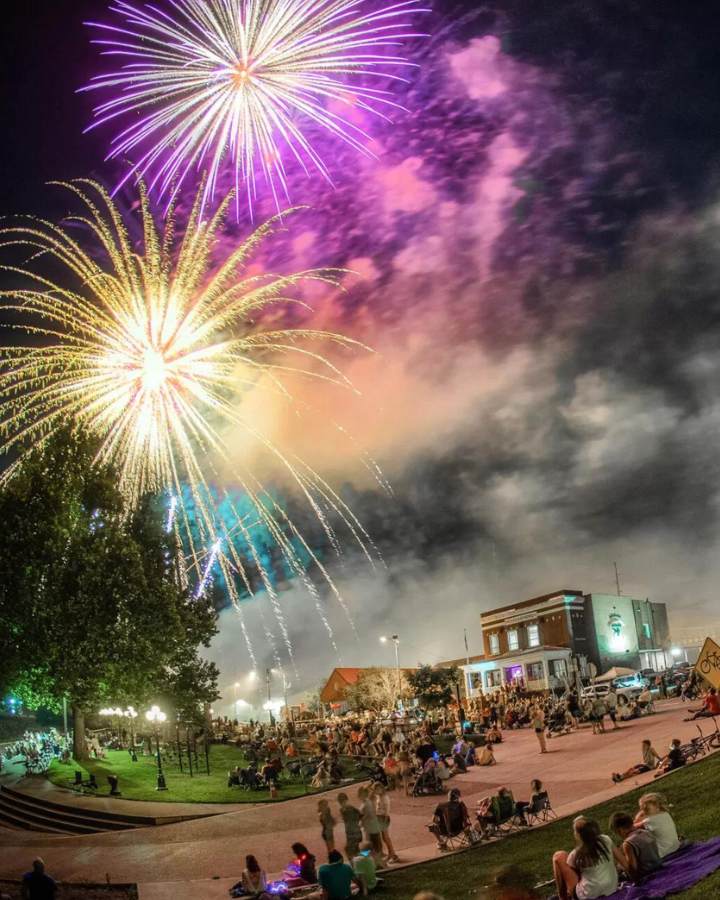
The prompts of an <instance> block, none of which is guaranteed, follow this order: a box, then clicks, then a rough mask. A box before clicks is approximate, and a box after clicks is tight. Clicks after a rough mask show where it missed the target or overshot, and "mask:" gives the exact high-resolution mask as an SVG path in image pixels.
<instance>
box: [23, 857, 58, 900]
mask: <svg viewBox="0 0 720 900" xmlns="http://www.w3.org/2000/svg"><path fill="white" fill-rule="evenodd" d="M20 891H21V893H22V897H23V900H54V898H55V895H56V894H57V884H55V880H54V879H53V878H51V877H50V876H49V875H46V874H45V863H44V862H43V861H42V860H41V859H40V857H39V856H36V857H35V859H34V860H33V861H32V871H31V872H26V873H25V874H24V875H23V877H22V882H21V884H20Z"/></svg>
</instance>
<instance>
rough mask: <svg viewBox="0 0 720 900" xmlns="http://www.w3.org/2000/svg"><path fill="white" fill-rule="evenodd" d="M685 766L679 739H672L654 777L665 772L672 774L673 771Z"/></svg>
mask: <svg viewBox="0 0 720 900" xmlns="http://www.w3.org/2000/svg"><path fill="white" fill-rule="evenodd" d="M684 765H685V757H684V756H683V752H682V742H681V741H680V739H679V738H673V739H672V740H671V741H670V752H669V753H668V755H667V756H666V757H665V759H663V760H662V762H661V763H660V767H659V769H658V770H657V772H656V773H655V777H656V778H657V777H658V775H664V774H665V773H666V772H672V771H673V770H674V769H680V768H682V767H683V766H684Z"/></svg>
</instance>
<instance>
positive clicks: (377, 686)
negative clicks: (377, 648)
mask: <svg viewBox="0 0 720 900" xmlns="http://www.w3.org/2000/svg"><path fill="white" fill-rule="evenodd" d="M412 696H413V692H412V690H411V688H410V685H409V684H408V679H407V678H406V676H405V673H404V672H403V671H402V670H400V671H398V670H397V669H390V668H380V667H377V666H373V667H372V668H369V669H362V670H361V671H360V673H359V674H358V679H357V682H356V683H355V684H354V685H348V686H347V687H346V688H345V692H344V698H345V702H346V703H347V704H348V705H349V706H350V708H351V709H354V710H357V711H360V710H363V709H395V708H396V707H397V701H398V700H399V699H401V698H402V699H403V700H408V699H410V698H411V697H412Z"/></svg>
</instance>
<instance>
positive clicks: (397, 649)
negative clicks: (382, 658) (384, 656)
mask: <svg viewBox="0 0 720 900" xmlns="http://www.w3.org/2000/svg"><path fill="white" fill-rule="evenodd" d="M388 640H390V641H392V642H393V644H395V668H396V669H397V671H398V673H399V672H400V646H399V645H400V638H399V637H398V636H397V635H396V634H394V635H393V636H392V637H391V638H386V637H385V635H383V636H382V637H381V638H380V643H382V644H387V642H388Z"/></svg>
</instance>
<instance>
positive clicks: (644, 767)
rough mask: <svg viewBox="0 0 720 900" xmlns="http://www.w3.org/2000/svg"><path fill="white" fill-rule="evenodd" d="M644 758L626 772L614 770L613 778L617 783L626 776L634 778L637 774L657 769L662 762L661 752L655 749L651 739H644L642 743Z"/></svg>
mask: <svg viewBox="0 0 720 900" xmlns="http://www.w3.org/2000/svg"><path fill="white" fill-rule="evenodd" d="M641 747H642V759H643V761H642V762H641V763H638V764H637V765H636V766H631V767H630V768H629V769H626V770H625V771H624V772H613V777H612V780H613V781H614V782H616V783H618V782H620V781H625V779H626V778H633V777H634V776H635V775H642V774H643V772H650V771H651V770H652V769H656V768H657V767H658V764H659V763H660V754H659V753H658V752H657V750H655V748H654V747H653V746H652V744H651V743H650V741H648V740H644V741H643V742H642V744H641Z"/></svg>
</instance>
